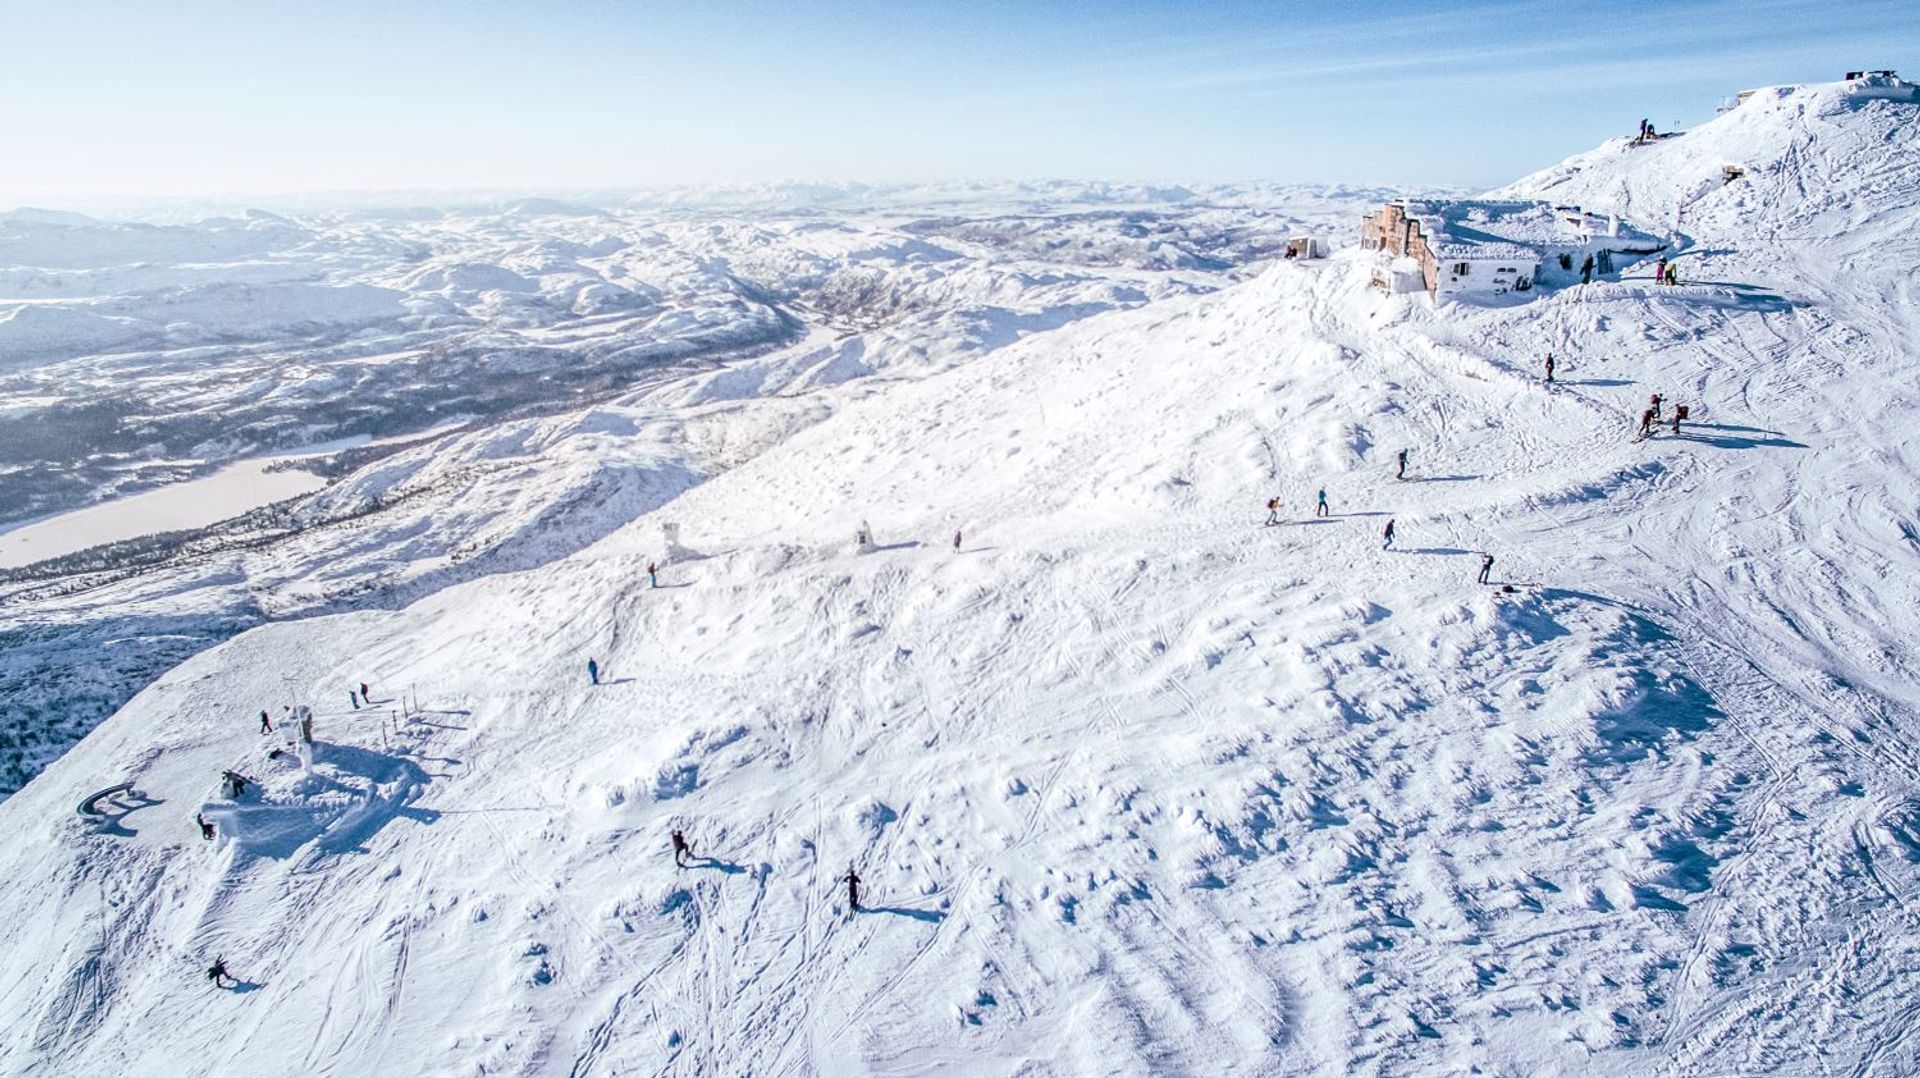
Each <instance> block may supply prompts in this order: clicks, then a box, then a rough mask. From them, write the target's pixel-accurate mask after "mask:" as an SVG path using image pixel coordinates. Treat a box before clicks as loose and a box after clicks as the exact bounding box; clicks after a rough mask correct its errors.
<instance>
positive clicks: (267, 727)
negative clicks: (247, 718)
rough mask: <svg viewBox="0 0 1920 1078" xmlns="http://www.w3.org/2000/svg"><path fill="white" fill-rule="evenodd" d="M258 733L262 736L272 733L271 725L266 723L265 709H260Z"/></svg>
mask: <svg viewBox="0 0 1920 1078" xmlns="http://www.w3.org/2000/svg"><path fill="white" fill-rule="evenodd" d="M260 732H261V733H263V734H270V733H273V724H272V723H271V722H268V721H267V711H266V709H265V708H261V709H260Z"/></svg>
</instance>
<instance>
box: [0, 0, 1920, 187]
mask: <svg viewBox="0 0 1920 1078" xmlns="http://www.w3.org/2000/svg"><path fill="white" fill-rule="evenodd" d="M1916 65H1920V0H1862V2H1847V0H1821V2H1802V0H1684V2H1655V0H1643V2H1640V3H1613V2H1588V3H1572V2H1565V0H1534V2H1531V3H1455V2H1438V3H1426V4H1391V3H1384V2H1383V3H1369V4H1342V3H1335V2H1325V0H1322V2H1317V3H1293V2H1285V3H1279V2H1276V3H1204V2H1201V0H1191V2H1187V3H1090V2H1052V3H1049V2H1047V0H1024V2H1020V0H1006V2H1002V0H973V2H967V3H959V2H955V3H913V2H893V3H885V2H867V0H819V2H811V3H809V2H804V0H791V2H766V3H758V2H743V0H705V2H697V0H689V2H687V3H684V4H655V3H638V2H624V3H623V2H614V0H597V2H564V0H561V2H548V3H531V2H528V3H488V2H465V3H456V2H451V0H441V2H425V0H385V2H379V3H363V2H360V0H331V2H327V3H282V2H278V0H246V2H232V3H229V2H184V0H183V2H180V3H157V2H155V3H128V4H124V5H115V4H101V3H92V2H88V0H36V2H31V3H22V2H14V0H0V133H4V136H3V137H4V138H5V140H6V141H7V143H8V145H7V146H6V148H5V150H4V151H0V204H7V203H10V201H11V202H17V201H22V200H24V199H27V198H31V199H32V200H34V201H36V202H38V203H40V204H58V202H59V201H60V198H61V196H63V195H69V196H72V197H74V198H76V199H77V198H82V197H85V196H89V195H95V194H133V193H227V192H276V191H279V192H286V191H320V190H350V189H386V190H391V189H396V188H405V187H434V188H469V187H473V188H498V187H517V188H529V189H555V190H559V189H565V188H576V187H598V186H637V185H650V184H658V183H677V182H708V181H757V180H770V179H871V180H919V179H942V178H1003V177H1004V178H1036V177H1055V176H1064V177H1083V178H1108V179H1151V180H1184V179H1193V180H1213V179H1220V180H1242V179H1273V180H1342V181H1362V182H1371V181H1378V182H1389V183H1435V184H1465V185H1478V184H1492V183H1497V182H1500V181H1503V180H1506V179H1509V178H1512V177H1513V176H1515V175H1518V174H1520V173H1523V172H1526V171H1530V170H1531V169H1533V168H1536V167H1540V166H1543V165H1546V164H1549V163H1551V162H1553V161H1556V160H1558V159H1559V158H1561V157H1563V156H1565V155H1566V154H1568V153H1570V152H1573V151H1576V150H1580V149H1584V148H1586V147H1588V146H1591V145H1592V144H1593V143H1595V142H1597V141H1598V140H1599V139H1601V138H1603V137H1605V136H1607V135H1609V134H1617V133H1620V132H1631V131H1632V130H1633V129H1634V127H1635V124H1636V123H1637V122H1638V121H1639V119H1640V118H1641V117H1642V116H1648V117H1651V118H1652V119H1653V120H1654V122H1655V123H1656V124H1657V125H1659V126H1662V127H1665V126H1668V125H1669V124H1671V123H1673V122H1674V121H1685V122H1692V121H1697V120H1699V119H1701V118H1704V117H1706V116H1709V115H1711V114H1712V110H1713V107H1714V105H1715V104H1716V103H1717V102H1718V101H1719V100H1720V98H1722V97H1723V96H1725V95H1727V94H1729V93H1731V92H1733V91H1734V90H1737V89H1739V88H1741V87H1743V86H1749V85H1760V84H1770V83H1780V82H1803V81H1825V80H1830V79H1835V78H1838V77H1839V76H1840V75H1841V73H1842V72H1843V71H1844V70H1846V69H1848V68H1853V67H1896V68H1898V67H1903V66H1916ZM1912 74H1916V75H1920V71H1915V72H1912Z"/></svg>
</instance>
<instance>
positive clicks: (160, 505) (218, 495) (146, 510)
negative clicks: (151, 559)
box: [0, 454, 327, 569]
mask: <svg viewBox="0 0 1920 1078" xmlns="http://www.w3.org/2000/svg"><path fill="white" fill-rule="evenodd" d="M300 455H307V454H300ZM287 459H288V458H287V457H285V456H279V457H261V458H259V459H256V460H245V461H241V462H240V463H238V464H233V465H229V466H228V467H225V468H222V469H221V470H219V471H217V472H215V473H213V474H212V475H209V476H207V477H206V478H204V479H194V480H189V481H188V482H185V483H174V484H171V485H168V486H164V487H161V488H159V489H158V490H149V491H143V492H141V493H139V494H132V495H128V496H127V497H125V498H115V499H114V500H112V501H109V502H102V503H101V504H99V505H90V506H88V507H87V508H85V509H76V510H74V511H73V512H71V513H62V514H61V515H59V516H57V517H49V518H48V519H46V520H39V521H35V522H33V523H31V524H26V525H23V526H21V527H18V528H15V529H14V530H12V531H9V532H3V533H0V569H13V568H18V567H19V566H22V565H30V564H32V563H34V562H36V561H44V560H46V559H47V558H57V557H59V556H61V555H63V554H71V553H73V552H74V551H77V550H85V549H86V548H88V547H90V546H99V545H100V544H102V543H112V542H118V541H120V540H122V539H134V538H138V537H139V536H142V535H152V534H154V533H156V532H170V531H180V530H183V529H186V528H204V527H206V526H207V525H209V524H213V523H215V522H217V521H221V520H225V519H226V518H228V517H231V516H235V515H238V514H240V513H244V512H246V511H247V510H249V509H253V508H255V507H257V506H262V505H266V504H268V503H269V502H277V501H279V500H281V499H283V498H292V497H297V496H298V495H301V494H311V493H312V492H314V491H316V490H319V489H320V488H321V487H324V486H326V485H327V481H326V480H325V479H323V478H321V477H320V476H317V475H314V474H312V473H311V472H302V471H293V470H287V471H278V472H270V471H268V470H267V469H268V468H270V467H272V466H273V465H275V464H277V463H279V462H281V461H284V460H287Z"/></svg>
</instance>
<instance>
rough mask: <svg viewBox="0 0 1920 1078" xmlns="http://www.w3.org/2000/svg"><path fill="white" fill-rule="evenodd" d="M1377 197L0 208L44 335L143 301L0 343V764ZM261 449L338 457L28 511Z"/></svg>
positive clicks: (1058, 196) (160, 480) (588, 526)
mask: <svg viewBox="0 0 1920 1078" xmlns="http://www.w3.org/2000/svg"><path fill="white" fill-rule="evenodd" d="M1380 197H1384V196H1382V195H1381V193H1380V192H1367V191H1362V190H1357V189H1351V188H1326V189H1319V188H1313V189H1308V188H1295V187H1276V188H1264V187H1261V188H1242V187H1219V188H1209V189H1205V190H1202V191H1188V190H1184V189H1179V190H1158V189H1139V188H1131V187H1106V186H1099V185H1069V184H1059V183H1054V184H1035V185H1024V184H1023V185H1005V184H1002V185H967V186H965V187H957V188H952V189H943V188H918V187H916V188H910V189H894V188H868V187H851V188H825V187H804V188H797V189H796V188H791V187H774V188H767V189H754V190H752V191H751V192H747V191H732V192H724V191H723V192H708V193H707V196H706V198H705V199H704V200H700V199H696V198H695V197H694V196H693V194H692V193H691V192H679V193H678V194H677V195H675V196H673V197H668V196H667V195H665V194H655V195H651V196H647V197H646V198H644V199H643V198H641V197H640V196H634V197H633V198H632V199H631V200H629V199H628V197H627V196H624V195H623V196H621V197H620V198H617V199H610V200H608V201H607V203H606V204H607V207H608V208H606V209H597V208H594V207H591V206H581V205H575V204H569V203H560V202H555V201H553V200H544V199H543V200H526V199H523V200H517V201H513V202H509V203H506V204H503V205H488V206H479V205H473V206H466V207H464V208H461V207H456V208H452V209H445V210H442V209H430V210H421V209H419V208H417V207H416V208H414V209H412V210H402V209H393V208H388V209H384V210H378V211H374V210H364V209H363V210H359V211H354V212H348V211H345V210H341V209H338V208H336V209H332V210H327V211H324V212H323V211H312V212H311V213H310V214H308V215H305V216H302V217H301V218H300V220H299V221H298V222H295V221H294V220H293V219H291V218H287V217H283V216H279V215H275V214H267V213H260V212H254V213H250V214H247V215H246V216H244V217H239V218H230V217H222V218H213V219H209V220H200V221H197V222H193V223H190V224H171V225H164V226H162V225H129V224H115V223H109V222H103V221H97V220H92V219H90V218H86V217H80V216H77V215H72V214H66V215H49V214H48V213H46V212H45V211H25V212H15V213H8V214H0V318H16V319H18V318H24V319H26V320H27V321H26V322H24V323H22V325H23V326H26V327H27V330H28V331H29V333H28V336H26V337H24V338H20V340H24V341H26V342H27V343H35V342H37V343H39V344H41V345H49V346H50V345H51V344H52V343H56V342H54V341H53V337H52V335H51V334H41V335H40V336H38V337H36V336H33V335H32V332H31V331H32V327H33V325H34V324H36V323H35V320H36V319H41V318H55V319H57V318H59V317H61V316H60V315H59V312H60V311H65V310H69V309H72V310H97V309H109V308H110V309H114V310H133V309H136V308H138V309H146V308H153V309H154V310H155V311H158V312H160V313H158V314H155V315H154V317H155V318H156V319H158V318H160V317H161V316H162V314H163V315H164V318H165V320H167V321H168V324H169V326H170V327H171V328H170V329H169V330H168V335H161V336H157V337H155V339H154V341H152V342H150V343H148V344H146V345H141V346H138V347H136V346H133V345H127V346H125V347H124V348H121V347H106V348H104V350H103V351H102V352H100V353H98V354H88V355H81V356H77V357H73V358H68V359H45V360H44V361H39V362H29V363H26V365H25V366H24V367H22V368H21V369H19V370H17V371H15V372H13V373H11V374H9V373H7V371H6V370H5V369H0V796H4V795H6V794H10V793H12V792H13V791H14V790H17V789H18V788H19V787H20V786H21V785H22V784H24V783H25V782H26V781H27V779H29V778H30V777H32V775H34V774H35V773H37V772H38V771H39V769H40V768H41V767H43V766H45V764H46V763H47V762H48V761H50V760H52V759H54V758H56V757H58V756H59V755H60V753H62V752H65V751H66V750H67V748H69V747H70V746H71V745H73V744H74V743H75V742H76V741H78V740H79V739H80V738H81V737H82V736H84V735H85V734H86V732H87V731H88V730H91V729H92V728H93V726H94V725H95V724H97V723H98V722H100V721H101V720H102V719H104V718H106V717H107V716H108V715H110V714H112V713H113V712H114V711H115V710H117V709H118V708H119V707H120V705H122V704H124V703H126V702H127V700H128V699H130V698H131V697H132V696H133V694H134V693H135V692H137V691H138V690H139V689H141V688H143V687H144V686H146V685H148V684H150V683H151V682H152V681H153V679H154V678H156V677H158V676H159V675H160V674H161V673H163V672H165V671H166V670H169V669H171V668H172V667H174V666H176V665H178V664H179V663H180V662H181V661H182V660H184V659H185V658H187V657H189V656H191V655H193V654H195V653H197V652H199V651H201V650H203V649H204V648H206V647H209V646H211V645H213V644H215V643H218V642H219V641H221V640H224V639H226V638H228V637H231V636H233V635H235V634H237V633H239V632H241V631H244V630H245V629H248V628H251V627H253V626H255V625H258V624H261V623H262V622H264V621H269V620H277V619H286V618H294V617H304V616H311V615H314V614H322V613H333V612H338V611H341V610H348V609H360V608H365V607H369V606H380V607H397V606H404V605H406V604H407V603H410V602H413V601H415V600H417V599H419V598H421V597H423V596H424V595H428V594H431V593H432V592H433V591H435V590H437V589H439V588H441V587H446V586H448V585H450V584H453V583H457V582H459V581H461V580H466V579H472V578H473V577H477V576H483V575H486V574H488V573H493V572H503V571H510V570H518V569H525V568H530V567H532V566H535V565H539V564H542V563H544V562H547V561H551V560H555V559H557V558H560V557H564V556H566V555H568V554H571V553H573V552H575V551H577V550H580V549H581V548H583V547H585V546H586V545H588V544H589V543H591V542H592V541H594V540H597V539H599V538H601V537H603V536H605V535H606V534H608V533H609V532H610V531H611V530H613V529H614V528H616V527H619V526H622V525H624V524H626V523H627V522H628V521H630V520H631V519H632V518H633V517H635V516H636V515H638V514H640V513H643V512H645V511H647V510H650V509H653V508H656V507H658V506H659V505H660V504H661V503H662V502H664V501H665V500H667V499H668V498H671V497H673V496H674V495H675V494H677V493H679V491H680V490H681V489H683V488H684V487H685V486H686V485H688V484H689V483H692V482H697V481H699V480H700V479H702V478H705V477H708V476H711V475H714V474H717V473H719V472H721V471H724V470H725V469H727V468H729V467H731V466H733V465H734V464H736V463H738V462H739V461H740V460H743V459H746V458H748V457H750V456H752V455H753V454H754V453H756V452H758V451H759V449H760V448H761V447H762V446H764V445H766V444H768V443H769V442H770V441H773V440H777V439H778V438H779V437H781V436H783V435H784V434H785V433H787V432H790V431H791V430H793V429H796V428H797V427H799V426H803V425H805V424H808V423H812V422H816V421H818V420H819V419H821V418H823V417H825V416H826V415H828V414H830V413H831V411H832V410H833V408H834V406H835V403H836V402H837V401H838V400H840V399H843V395H841V394H823V393H816V392H813V391H814V390H818V389H821V388H823V387H827V386H843V385H847V384H849V383H852V382H857V381H860V380H864V379H876V380H885V379H888V378H898V377H908V376H923V375H925V374H927V373H930V372H931V371H934V370H938V369H941V368H944V367H947V366H951V365H954V364H959V363H965V362H969V361H971V360H972V359H974V358H977V357H979V356H981V355H984V354H987V353H990V352H992V351H994V350H995V349H998V348H1003V347H1006V346H1007V345H1009V344H1011V343H1013V342H1014V341H1017V340H1019V339H1020V338H1022V337H1025V336H1029V335H1032V334H1035V333H1044V332H1047V331H1049V330H1052V329H1055V328H1058V327H1059V326H1062V325H1065V324H1066V323H1068V322H1072V321H1074V320H1077V319H1081V318H1086V317H1088V316H1090V315H1094V314H1098V313H1101V312H1103V311H1108V310H1113V309H1116V308H1121V307H1134V306H1139V305H1142V304H1146V303H1151V302H1154V301H1156V300H1158V299H1162V298H1165V297H1167V296H1172V295H1186V294H1193V293H1195V292H1205V291H1213V290H1215V289H1217V288H1220V287H1223V286H1224V285H1226V284H1230V283H1232V282H1234V281H1237V280H1242V279H1245V278H1246V277H1247V276H1249V275H1251V274H1253V273H1254V272H1256V270H1255V268H1254V267H1255V266H1257V265H1258V264H1260V263H1262V262H1263V261H1264V260H1266V259H1269V258H1271V257H1272V255H1273V253H1274V251H1275V250H1277V249H1278V248H1279V247H1280V246H1281V245H1282V244H1284V243H1285V242H1286V239H1287V237H1288V236H1290V235H1293V234H1295V233H1296V232H1302V231H1314V232H1317V233H1318V234H1321V235H1325V234H1327V233H1328V231H1329V229H1330V228H1332V227H1333V226H1334V224H1335V223H1336V222H1337V223H1338V224H1339V225H1340V226H1341V227H1344V226H1345V224H1346V222H1348V221H1350V220H1352V219H1353V217H1354V216H1355V215H1357V214H1358V213H1359V212H1360V211H1361V209H1362V208H1363V207H1364V206H1365V205H1366V204H1367V203H1369V202H1371V201H1377V200H1378V199H1379V198H1380ZM739 203H744V206H743V205H737V204H739ZM131 259H150V260H151V261H138V262H135V263H134V264H131V265H129V264H124V263H125V262H126V261H127V260H131ZM75 266H80V267H81V268H79V269H76V268H75ZM263 275H264V276H263ZM274 275H277V277H276V279H279V278H288V279H294V280H299V281H301V282H303V283H301V284H300V285H299V288H300V289H302V290H304V291H302V293H301V294H302V295H305V296H308V297H309V298H313V297H317V296H321V295H324V294H328V293H331V294H334V295H336V296H338V297H340V299H341V302H340V304H339V309H338V310H337V311H336V312H335V313H336V314H338V315H339V316H340V317H341V318H345V317H346V314H347V313H348V312H350V311H351V310H352V309H353V304H352V302H350V297H352V296H355V295H359V294H361V293H363V292H364V291H365V290H366V289H367V288H375V289H378V290H382V291H385V292H391V293H392V294H394V295H398V296H404V297H405V299H404V301H403V302H402V303H401V304H400V306H401V307H403V308H404V309H405V312H406V313H403V314H399V315H396V316H395V317H394V318H390V319H385V320H380V321H376V322H373V323H368V324H364V325H363V324H355V325H354V326H352V327H351V328H343V327H340V326H334V327H333V328H327V327H325V326H321V325H317V324H310V323H308V322H305V321H301V320H299V319H298V318H293V317H290V316H288V315H287V313H286V311H285V310H284V308H283V306H278V305H276V304H275V303H274V302H272V301H271V297H270V296H269V295H268V294H267V293H266V292H264V291H261V290H260V289H261V288H264V287H265V286H264V285H263V284H262V281H263V280H264V279H265V277H266V276H274ZM189 284H191V285H192V287H191V288H189V287H188V286H189ZM255 286H259V287H258V288H256V287H255ZM250 289H251V291H250ZM9 296H12V297H18V298H8V297H9ZM208 296H218V297H226V298H227V299H232V298H233V297H235V296H243V297H245V299H246V301H245V302H237V303H236V302H224V301H223V302H218V303H215V302H210V301H206V300H207V297H208ZM194 297H199V298H198V299H195V298H194ZM203 301H206V302H203ZM314 306H315V307H316V308H325V304H323V303H320V302H319V301H318V300H315V302H314ZM10 308H11V309H12V310H11V314H9V309H10ZM276 312H277V313H276ZM189 331H190V332H189ZM163 338H164V339H163ZM81 347H83V348H84V347H90V345H82V346H81ZM8 348H9V339H6V338H4V335H3V334H0V356H5V355H8V354H10V353H9V351H8ZM0 367H5V364H4V363H0ZM773 398H780V399H779V400H777V401H776V400H773ZM589 406H593V407H589ZM281 452H292V453H294V454H295V455H296V456H297V459H293V460H291V461H287V462H283V463H286V464H287V465H288V466H290V467H295V468H299V469H301V470H303V471H311V472H317V473H319V474H320V475H324V476H326V477H330V478H334V479H335V480H337V481H336V482H334V483H333V484H332V485H331V486H330V487H329V488H328V489H327V490H326V491H325V492H324V493H323V494H321V495H319V496H317V497H313V498H308V499H304V500H302V501H298V502H293V503H290V504H280V505H274V506H266V507H259V508H257V509H255V507H254V506H251V505H245V506H241V507H240V509H242V510H254V511H248V512H245V513H244V515H242V516H240V517H238V518H236V519H228V520H223V521H219V522H216V523H214V524H212V525H211V526H207V527H200V528H180V526H179V525H177V524H176V525H166V524H161V523H159V521H160V520H164V519H167V517H168V514H166V513H165V512H164V511H162V512H156V513H155V514H154V515H153V516H152V517H148V518H144V519H146V520H148V522H149V524H150V525H151V530H152V531H154V532H164V534H148V535H142V536H135V537H132V538H127V537H125V536H124V535H122V536H119V537H120V538H123V540H124V541H121V542H116V543H111V544H109V545H104V546H103V545H97V544H102V543H105V542H106V538H107V537H105V536H102V535H100V534H99V532H98V531H97V530H90V529H89V528H88V527H87V526H86V523H87V516H86V514H85V513H84V511H82V512H80V513H55V511H56V510H59V509H62V508H70V507H72V506H76V505H82V504H86V503H87V502H99V503H101V504H100V506H99V507H98V508H99V509H100V512H99V513H98V514H96V515H95V516H94V518H93V519H95V520H100V519H113V518H115V517H119V519H121V520H125V519H126V517H125V516H121V514H130V513H131V512H132V511H133V507H132V506H131V505H130V497H129V495H133V492H143V493H145V494H147V495H148V497H149V504H151V503H152V501H153V500H155V499H170V500H171V501H169V502H168V504H169V505H173V506H178V505H179V504H180V503H181V502H182V501H187V500H192V503H193V504H192V505H191V506H190V507H189V508H190V509H191V510H192V512H193V513H194V514H195V515H196V517H197V519H199V520H202V521H205V520H207V519H209V518H208V517H206V516H204V515H201V514H204V513H205V512H207V511H208V507H207V505H206V503H205V502H204V501H202V500H201V499H198V498H196V497H195V496H194V492H193V488H192V487H191V486H189V485H187V484H186V483H182V482H179V480H181V479H185V478H188V477H194V476H201V475H205V474H206V473H208V472H212V471H214V470H216V469H220V468H222V467H223V466H229V467H256V466H261V462H262V461H263V460H264V459H265V458H262V457H261V456H260V454H263V453H281ZM236 460H240V461H241V462H242V463H240V464H238V465H234V464H233V463H232V462H234V461H236ZM376 462H377V463H376ZM277 478H280V479H288V478H294V479H296V480H306V481H308V482H311V481H312V480H313V479H314V477H313V476H310V475H309V476H300V477H285V476H281V477H277ZM212 481H216V482H217V480H212ZM236 511H239V510H236ZM48 513H55V515H53V516H52V517H51V518H50V519H42V520H38V521H34V522H32V523H30V524H26V526H25V527H20V528H19V529H18V530H17V531H10V530H8V529H10V528H13V527H15V525H16V524H20V523H24V522H27V521H28V520H30V518H33V517H35V516H36V515H40V514H48ZM173 519H176V520H177V519H178V517H174V518H173ZM132 523H134V524H136V525H137V523H138V522H137V521H134V522H132ZM175 528H180V530H173V529H175ZM41 559H45V560H41ZM26 562H32V564H26Z"/></svg>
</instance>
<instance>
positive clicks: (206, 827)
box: [193, 812, 213, 842]
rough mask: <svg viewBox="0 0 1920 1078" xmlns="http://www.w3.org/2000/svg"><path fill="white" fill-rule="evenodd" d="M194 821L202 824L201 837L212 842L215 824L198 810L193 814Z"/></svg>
mask: <svg viewBox="0 0 1920 1078" xmlns="http://www.w3.org/2000/svg"><path fill="white" fill-rule="evenodd" d="M193 822H194V823H197V824H199V825H200V837H201V838H202V839H205V840H206V841H208V842H212V841H213V824H212V823H210V822H209V821H208V820H207V818H206V817H205V816H202V815H201V814H199V813H197V812H196V813H194V814H193Z"/></svg>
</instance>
